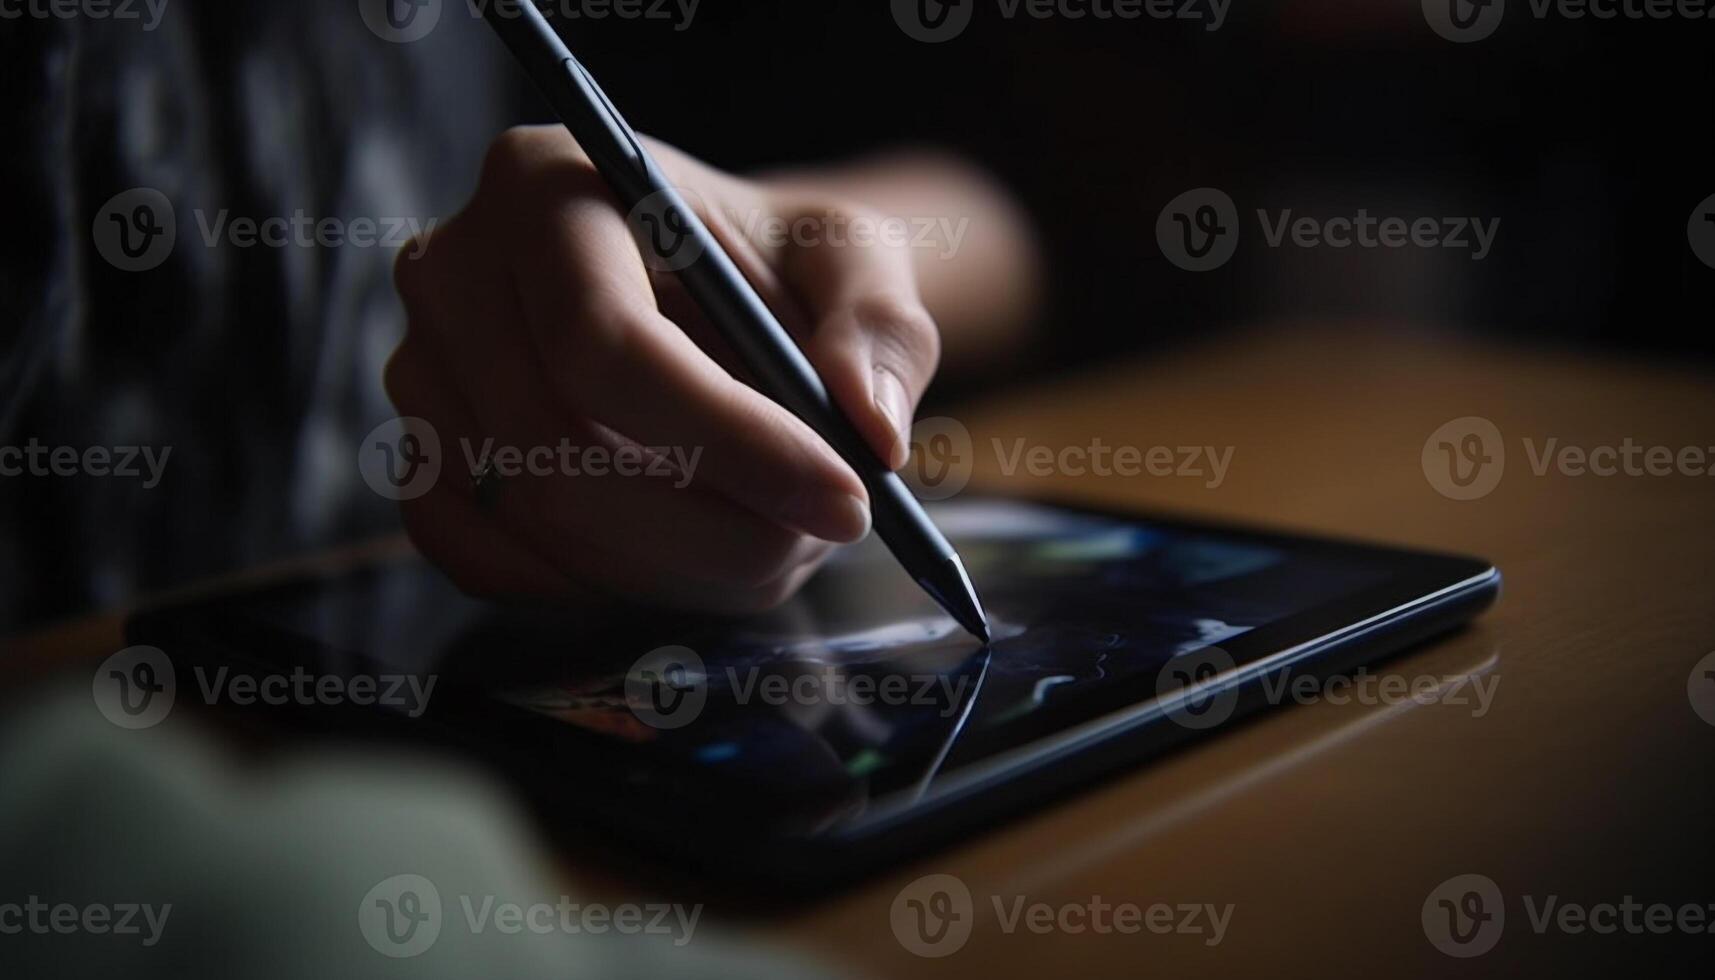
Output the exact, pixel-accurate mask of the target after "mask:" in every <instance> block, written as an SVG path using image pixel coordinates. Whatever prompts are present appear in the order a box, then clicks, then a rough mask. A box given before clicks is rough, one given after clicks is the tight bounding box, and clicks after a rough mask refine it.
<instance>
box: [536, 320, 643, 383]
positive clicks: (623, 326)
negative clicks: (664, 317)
mask: <svg viewBox="0 0 1715 980" xmlns="http://www.w3.org/2000/svg"><path fill="white" fill-rule="evenodd" d="M643 329H646V324H644V323H643V322H641V318H640V317H638V316H636V315H633V314H629V313H624V312H617V311H613V310H610V309H604V308H602V307H601V306H599V305H586V306H585V308H584V309H583V310H582V311H581V312H579V313H578V314H577V315H576V316H575V317H574V320H573V322H571V323H568V324H566V328H565V329H564V330H558V331H554V332H553V334H552V336H551V337H550V338H548V343H549V344H551V345H552V346H553V349H552V352H551V355H550V359H551V361H552V364H553V370H554V372H555V373H556V375H557V376H558V377H559V378H560V379H561V380H562V381H577V382H579V383H581V384H584V385H590V384H600V383H601V382H602V381H603V379H606V378H608V377H611V376H613V373H614V372H615V370H616V369H617V368H618V366H619V365H620V364H621V363H622V362H623V361H624V360H625V359H626V358H627V357H629V356H630V348H631V345H632V342H633V339H634V338H635V337H636V336H637V334H638V332H639V331H641V330H643Z"/></svg>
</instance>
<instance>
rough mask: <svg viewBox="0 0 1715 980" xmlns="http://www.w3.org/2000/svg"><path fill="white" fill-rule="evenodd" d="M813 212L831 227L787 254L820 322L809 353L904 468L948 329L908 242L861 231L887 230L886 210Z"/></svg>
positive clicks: (872, 437) (787, 269) (879, 447)
mask: <svg viewBox="0 0 1715 980" xmlns="http://www.w3.org/2000/svg"><path fill="white" fill-rule="evenodd" d="M800 213H801V212H800ZM814 217H815V220H816V221H817V223H818V225H819V226H821V227H824V228H826V229H828V233H827V234H826V235H824V236H821V237H819V238H817V239H813V240H810V241H805V242H795V243H794V245H793V246H792V247H791V248H790V249H789V250H788V252H787V254H786V256H785V257H784V260H783V268H784V274H785V277H786V280H787V282H788V284H789V285H790V286H791V287H792V289H793V291H794V292H795V293H796V294H797V295H798V296H799V298H800V299H801V300H802V302H803V304H804V306H805V308H806V310H807V313H808V315H809V317H810V319H811V322H812V324H813V326H812V330H811V333H810V336H809V339H808V341H807V342H806V343H805V345H804V352H805V354H806V355H807V356H808V357H809V358H810V362H811V363H812V364H814V365H815V367H816V371H817V373H818V374H820V375H821V376H822V379H823V381H824V382H826V383H827V385H828V389H829V391H830V393H831V394H832V395H833V396H834V399H835V400H836V401H837V402H838V403H839V405H840V407H841V408H843V409H844V410H845V412H846V414H847V415H848V416H849V417H850V418H851V419H852V422H853V423H854V424H855V425H856V426H857V428H858V431H859V432H860V433H862V434H863V436H864V438H865V439H866V440H868V442H869V444H870V446H871V447H872V448H873V449H874V450H875V452H876V455H877V456H879V457H880V458H881V459H882V460H883V461H885V462H886V463H887V465H888V466H889V467H891V468H893V469H896V470H897V469H899V468H900V467H902V466H904V465H905V463H906V461H907V460H908V459H909V458H910V453H911V422H912V419H913V418H914V416H915V414H916V409H917V403H918V402H919V401H920V400H921V399H922V397H923V392H924V391H925V390H926V389H927V388H928V387H929V382H930V380H931V379H932V378H933V377H934V375H935V368H936V366H937V365H938V364H939V362H940V357H941V337H940V333H939V331H938V330H937V329H936V327H935V321H934V319H933V318H932V317H931V316H930V315H929V311H928V310H927V309H926V308H925V307H924V305H923V301H922V299H921V297H920V296H919V295H918V292H917V284H916V283H917V280H916V274H915V272H914V271H913V268H912V262H911V257H910V255H909V253H908V251H907V248H906V246H903V245H898V244H892V243H889V242H888V241H886V240H885V239H884V237H883V236H880V235H878V234H868V233H864V232H862V231H861V229H863V228H864V227H866V226H867V227H868V228H869V229H871V230H872V231H873V230H878V229H880V228H881V227H882V224H881V222H882V220H883V219H882V218H881V217H880V216H879V215H876V214H873V213H870V212H866V211H864V210H861V209H858V208H854V207H849V206H832V207H826V206H823V207H819V208H818V209H817V210H816V213H815V215H814ZM794 220H797V219H794ZM842 228H843V229H845V231H843V232H839V233H837V234H836V230H837V229H842Z"/></svg>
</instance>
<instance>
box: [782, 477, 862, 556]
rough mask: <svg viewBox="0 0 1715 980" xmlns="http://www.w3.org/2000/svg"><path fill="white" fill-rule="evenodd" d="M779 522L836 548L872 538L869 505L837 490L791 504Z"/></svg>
mask: <svg viewBox="0 0 1715 980" xmlns="http://www.w3.org/2000/svg"><path fill="white" fill-rule="evenodd" d="M780 518H781V519H782V520H784V521H786V523H788V524H790V525H791V526H793V527H795V528H797V529H798V530H800V531H803V532H804V533H805V534H810V535H814V536H815V537H818V538H821V539H822V540H823V541H832V542H834V543H835V544H851V543H853V542H856V541H862V540H863V539H864V538H865V537H867V536H868V535H869V524H870V514H869V505H868V504H866V503H864V502H863V501H862V500H859V499H858V498H856V497H854V496H852V495H850V494H847V493H844V492H842V491H838V490H831V491H827V492H824V493H810V494H806V495H804V496H802V497H800V498H798V499H797V500H794V501H792V502H791V503H790V504H788V505H787V507H786V508H785V513H783V514H781V515H780Z"/></svg>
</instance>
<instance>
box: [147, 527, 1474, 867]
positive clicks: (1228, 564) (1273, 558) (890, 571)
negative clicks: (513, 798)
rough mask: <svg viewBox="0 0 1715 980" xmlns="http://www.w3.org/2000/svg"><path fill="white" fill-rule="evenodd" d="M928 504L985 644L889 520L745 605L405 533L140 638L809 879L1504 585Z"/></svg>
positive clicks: (912, 840)
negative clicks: (510, 590) (539, 579)
mask: <svg viewBox="0 0 1715 980" xmlns="http://www.w3.org/2000/svg"><path fill="white" fill-rule="evenodd" d="M933 517H934V519H935V520H936V522H937V523H938V524H939V525H940V526H941V527H942V528H943V529H944V530H945V531H946V533H947V534H948V536H949V537H950V538H951V539H952V540H953V541H954V543H955V544H956V546H957V547H958V549H959V551H960V553H961V554H962V555H963V556H964V558H965V561H966V563H967V564H968V566H969V571H970V574H971V577H972V579H973V580H974V581H975V582H976V584H977V586H978V588H979V590H980V592H981V595H982V599H983V601H984V603H985V605H986V606H987V608H988V611H989V616H990V621H991V625H992V628H993V632H994V635H993V641H992V642H991V643H990V644H988V645H986V646H985V645H982V644H981V643H980V642H979V641H977V640H975V639H973V638H972V637H971V636H969V635H968V634H966V633H965V632H964V631H963V630H961V629H960V628H959V627H958V626H957V624H955V623H954V622H953V621H952V620H951V619H950V618H949V617H948V616H947V615H946V614H945V613H943V612H942V611H941V610H940V609H939V608H937V607H936V606H935V605H934V603H933V602H932V601H931V600H930V599H929V598H928V597H927V596H926V595H925V594H924V593H923V591H922V590H921V589H920V588H918V587H917V585H916V584H915V583H914V582H912V581H911V580H910V579H909V578H907V577H906V575H905V573H904V572H903V571H901V570H900V568H899V567H898V565H897V564H896V563H894V562H893V561H892V560H891V559H890V557H889V556H888V554H887V553H886V551H885V549H883V548H882V547H881V546H880V544H879V543H878V542H876V541H874V540H873V539H872V540H870V541H868V542H865V543H863V544H860V545H857V546H853V547H850V548H847V549H845V550H843V551H841V552H839V553H837V554H836V555H835V557H834V558H833V559H832V560H831V561H830V562H829V564H828V565H827V567H826V568H825V569H824V570H822V571H821V572H819V573H818V574H817V576H816V577H815V578H814V579H812V580H811V582H810V583H809V584H808V585H807V586H806V587H805V589H804V590H803V591H802V592H801V593H800V594H799V595H798V596H797V597H795V598H793V599H792V600H790V601H789V602H788V603H787V604H786V605H784V606H782V607H781V608H779V609H777V610H774V611H771V612H768V613H765V614H761V615H756V616H749V617H742V618H713V617H708V616H693V615H683V614H672V613H665V612H660V611H652V610H643V609H634V608H621V609H608V610H605V611H603V612H602V613H600V614H596V613H592V612H589V611H587V610H568V609H557V608H542V607H527V608H524V607H516V606H504V605H498V604H495V603H491V602H485V601H480V600H476V599H472V598H468V597H466V596H463V595H461V594H460V593H459V592H458V591H457V590H456V589H455V588H453V587H452V586H451V585H450V584H448V583H447V581H446V580H445V579H444V578H443V577H442V576H441V575H440V574H439V573H438V572H437V571H435V570H434V569H433V568H432V567H431V566H429V565H427V564H426V563H424V562H422V561H421V560H419V559H415V558H409V557H402V558H399V559H397V560H390V561H384V562H378V563H376V564H373V565H370V566H365V567H362V568H358V569H356V570H353V571H348V572H344V573H341V574H339V575H337V576H333V577H326V578H315V579H305V580H301V581H296V582H292V583H289V584H286V585H282V586H278V587H273V588H269V589H266V590H263V591H254V592H248V593H241V594H235V595H228V596H224V597H220V598H216V599H211V600H205V601H200V602H197V603H193V604H188V605H179V606H174V607H168V608H160V609H155V610H150V611H147V612H144V613H141V614H139V615H137V616H135V617H133V619H132V620H131V622H130V623H129V624H128V635H129V640H130V642H131V643H133V644H136V645H144V646H149V647H155V648H158V649H159V650H160V651H162V653H163V654H164V655H165V656H166V657H167V658H169V659H170V661H171V665H172V671H173V674H174V676H175V677H176V678H177V681H176V683H177V686H178V690H179V695H180V700H185V699H186V698H193V699H203V700H210V701H216V702H221V703H222V704H223V705H224V706H226V707H231V706H232V703H237V704H238V706H239V707H241V708H242V709H243V710H252V711H267V710H271V709H274V708H288V709H289V708H294V707H300V708H310V709H312V711H316V712H319V711H320V709H321V708H323V707H333V708H339V709H342V710H341V711H340V712H338V713H339V714H341V715H342V716H344V715H346V714H348V713H349V712H351V711H361V712H364V713H366V716H370V715H372V716H374V717H377V718H379V717H386V718H390V719H393V720H395V721H396V725H394V723H393V722H389V723H388V725H389V727H397V729H398V730H399V731H401V732H410V733H416V734H421V735H424V736H426V737H431V738H434V739H438V740H442V741H446V740H451V741H454V742H458V743H461V744H464V745H469V746H472V747H476V748H478V749H479V750H480V751H481V752H483V753H484V754H485V757H487V758H491V759H494V760H496V762H497V764H499V765H500V766H501V767H502V768H503V769H505V770H506V771H507V772H508V773H509V774H513V775H516V776H518V778H520V779H521V780H523V781H524V782H525V784H527V785H529V786H532V787H534V789H535V790H537V791H539V792H540V793H541V795H542V798H543V799H545V800H549V801H551V802H549V803H547V804H546V805H550V806H554V807H561V808H563V809H564V812H565V813H566V815H567V818H568V819H576V820H577V821H578V822H579V823H592V822H593V823H594V824H598V825H600V826H602V827H605V828H606V829H607V830H608V831H611V832H615V833H618V834H620V835H622V836H623V837H624V838H626V839H627V840H628V841H629V842H630V843H631V844H633V845H635V846H638V847H642V848H646V849H650V850H653V851H656V852H659V853H662V854H665V855H670V856H684V857H688V858H694V859H695V860H696V861H697V862H698V864H697V866H698V867H699V868H714V869H717V870H723V871H731V872H732V873H733V874H735V875H737V876H740V877H747V878H760V879H764V880H767V881H770V882H771V883H775V884H780V883H801V884H806V885H816V884H819V883H823V882H830V881H837V880H840V879H842V878H845V877H847V876H850V875H852V874H856V873H860V872H862V871H867V870H872V869H874V868H877V867H880V866H882V864H884V863H885V861H887V860H888V859H890V858H893V857H897V856H900V855H904V854H907V853H911V852H913V851H918V850H921V849H923V848H929V847H933V846H935V845H936V844H938V843H941V842H945V841H947V840H949V839H953V838H960V837H966V836H969V835H972V834H976V833H980V832H981V831H982V830H983V829H984V828H985V827H988V826H990V825H992V824H993V823H994V822H996V821H997V820H1000V819H1003V818H1005V817H1007V816H1008V815H1010V814H1015V813H1017V812H1019V811H1021V810H1023V809H1026V808H1029V807H1032V806H1037V805H1041V804H1042V803H1044V802H1045V801H1047V800H1049V799H1051V798H1053V797H1055V796H1056V795H1061V794H1064V793H1066V792H1069V791H1072V790H1074V789H1075V788H1076V787H1077V786H1078V785H1080V784H1084V783H1087V782H1089V781H1091V780H1094V779H1097V778H1100V777H1102V776H1104V775H1106V774H1111V773H1113V772H1115V771H1116V770H1120V769H1123V768H1125V767H1128V766H1133V765H1137V764H1139V763H1141V762H1142V761H1143V760H1145V759H1147V758H1148V757H1149V756H1151V755H1153V754H1156V753H1159V752H1162V751H1164V750H1166V749H1168V748H1170V747H1171V746H1173V745H1174V744H1176V743H1178V742H1181V741H1183V740H1185V739H1188V738H1192V737H1203V736H1207V735H1209V734H1211V733H1215V732H1218V731H1220V730H1221V729H1222V728H1224V727H1227V726H1229V725H1232V724H1235V723H1237V722H1238V721H1239V719H1241V718H1243V717H1244V716H1246V715H1248V714H1250V713H1252V712H1254V711H1255V710H1257V709H1258V708H1262V707H1268V706H1271V705H1273V704H1276V703H1280V702H1282V701H1283V700H1284V699H1283V698H1282V697H1281V693H1280V692H1282V691H1284V690H1291V689H1293V688H1291V687H1289V686H1288V685H1289V683H1290V682H1291V681H1292V680H1293V679H1294V678H1298V677H1302V676H1313V677H1317V678H1325V677H1327V676H1330V675H1334V674H1339V673H1345V672H1350V671H1352V670H1354V669H1355V668H1356V667H1358V666H1359V665H1362V664H1366V663H1369V662H1372V661H1375V660H1378V659H1381V658H1384V657H1386V656H1388V655H1390V654H1393V653H1396V652H1398V651H1400V650H1402V649H1403V648H1405V647H1407V646H1409V645H1411V644H1413V643H1415V642H1418V641H1420V640H1423V639H1424V638H1426V637H1429V636H1432V635H1434V634H1436V633H1439V632H1442V631H1445V630H1448V629H1451V628H1453V627H1455V626H1458V625H1459V624H1461V623H1463V622H1464V621H1466V620H1467V619H1469V618H1470V617H1472V616H1474V615H1475V614H1477V613H1478V612H1479V611H1480V610H1482V609H1483V608H1484V607H1485V606H1486V605H1487V604H1489V603H1490V602H1491V601H1493V599H1494V598H1495V596H1496V595H1497V594H1498V590H1499V585H1500V575H1499V573H1498V572H1497V571H1496V569H1494V568H1493V567H1492V566H1491V565H1490V564H1489V563H1488V562H1485V561H1481V560H1477V559H1472V558H1463V557H1454V556H1448V555H1438V554H1427V553H1419V552H1415V551H1408V550H1399V549H1394V548H1387V547H1379V546H1374V545H1368V544H1359V543H1352V542H1344V541H1334V540H1324V539H1319V538H1314V537H1298V536H1293V535H1288V534H1280V533H1273V532H1268V531H1259V530H1253V529H1245V528H1236V527H1224V526H1214V525H1205V524H1197V523H1190V522H1185V521H1178V520H1168V519H1161V518H1154V517H1150V516H1145V515H1134V514H1120V513H1105V512H1097V511H1093V510H1088V509H1082V508H1074V507H1068V506H1061V505H1056V504H1052V503H1044V502H1035V501H1025V500H1012V499H971V498H964V499H961V500H959V501H957V502H953V503H948V504H943V505H939V506H937V507H934V508H933ZM193 678H194V679H193ZM239 678H243V679H244V682H243V683H242V684H238V679H239ZM235 685H236V686H235ZM234 691H242V692H243V696H236V695H234V694H233V692H234ZM270 692H272V695H273V696H270Z"/></svg>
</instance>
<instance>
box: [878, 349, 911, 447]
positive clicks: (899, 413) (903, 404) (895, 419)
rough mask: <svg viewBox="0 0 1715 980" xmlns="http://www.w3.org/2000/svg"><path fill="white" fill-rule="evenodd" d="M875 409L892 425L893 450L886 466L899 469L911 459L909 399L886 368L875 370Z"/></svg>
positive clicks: (901, 384)
mask: <svg viewBox="0 0 1715 980" xmlns="http://www.w3.org/2000/svg"><path fill="white" fill-rule="evenodd" d="M875 407H876V408H878V409H880V410H881V414H882V415H884V416H886V417H887V421H888V422H890V423H892V425H893V448H892V449H891V450H889V452H888V453H887V465H888V467H889V468H891V469H896V470H897V469H899V468H900V467H902V466H904V465H905V464H906V463H907V462H909V461H910V459H911V398H910V397H909V396H908V395H906V394H905V385H904V384H903V383H902V382H901V381H900V380H899V377H898V375H895V374H894V373H893V372H892V371H889V370H887V369H886V368H879V367H878V368H876V369H875Z"/></svg>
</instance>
